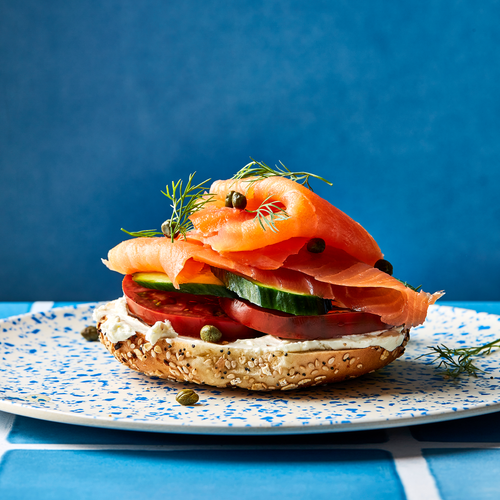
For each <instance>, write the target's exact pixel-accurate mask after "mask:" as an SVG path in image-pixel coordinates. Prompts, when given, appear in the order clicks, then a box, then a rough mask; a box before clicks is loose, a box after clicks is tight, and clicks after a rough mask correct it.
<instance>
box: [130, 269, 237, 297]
mask: <svg viewBox="0 0 500 500" xmlns="http://www.w3.org/2000/svg"><path fill="white" fill-rule="evenodd" d="M199 278H200V280H199V281H200V283H182V284H181V285H180V288H175V287H174V285H173V283H172V282H171V281H170V279H169V277H168V276H167V275H166V274H163V273H135V274H133V275H132V279H133V280H134V281H135V282H136V283H137V284H138V285H141V286H143V287H145V288H153V289H155V290H162V291H164V292H182V293H192V294H194V295H216V296H217V297H229V298H231V299H234V298H235V297H236V295H235V294H234V293H233V292H231V291H229V290H228V289H227V288H226V287H225V286H224V284H223V283H222V282H221V281H220V280H218V279H217V278H216V277H215V276H213V275H211V276H207V275H200V277H199Z"/></svg>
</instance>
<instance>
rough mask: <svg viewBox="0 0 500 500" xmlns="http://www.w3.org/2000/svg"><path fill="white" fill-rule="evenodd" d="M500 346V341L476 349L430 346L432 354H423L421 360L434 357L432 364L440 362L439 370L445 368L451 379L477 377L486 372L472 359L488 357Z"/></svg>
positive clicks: (442, 345)
mask: <svg viewBox="0 0 500 500" xmlns="http://www.w3.org/2000/svg"><path fill="white" fill-rule="evenodd" d="M499 346H500V339H496V340H493V341H492V342H489V343H487V344H484V345H480V346H476V347H458V348H455V349H451V348H450V347H447V346H445V345H444V344H441V345H438V346H428V347H427V348H428V349H430V351H431V352H429V353H426V354H422V355H421V356H419V358H421V357H423V356H434V358H433V359H432V360H431V361H430V363H435V362H437V361H439V365H438V368H444V369H445V373H446V375H447V376H448V377H450V378H457V377H459V376H460V375H462V373H466V374H467V375H472V376H473V377H477V375H478V373H479V372H483V371H484V370H481V369H480V368H478V367H477V366H476V365H475V364H474V362H473V359H472V358H473V357H474V356H480V355H483V356H487V355H488V354H490V353H491V350H492V349H493V348H494V347H499ZM417 359H418V358H417Z"/></svg>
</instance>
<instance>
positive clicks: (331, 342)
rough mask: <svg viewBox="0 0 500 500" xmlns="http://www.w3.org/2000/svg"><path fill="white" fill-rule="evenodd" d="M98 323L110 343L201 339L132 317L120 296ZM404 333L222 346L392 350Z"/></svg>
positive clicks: (98, 313)
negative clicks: (140, 338) (139, 339)
mask: <svg viewBox="0 0 500 500" xmlns="http://www.w3.org/2000/svg"><path fill="white" fill-rule="evenodd" d="M104 317H106V320H105V321H103V322H102V323H101V331H102V332H103V334H104V335H106V337H107V338H108V339H109V341H110V342H113V343H116V342H122V341H124V340H127V339H128V338H130V337H132V336H133V335H135V333H136V332H138V333H142V334H144V335H145V337H146V340H147V341H148V342H150V343H151V344H152V345H154V344H156V342H158V340H160V339H162V338H177V337H179V338H180V339H186V340H189V341H190V342H191V343H192V344H197V343H199V342H203V341H202V340H201V339H197V338H192V337H182V336H179V335H178V333H177V332H176V331H175V330H174V329H173V328H172V325H171V324H170V321H168V320H167V321H164V322H162V321H158V322H156V323H155V324H154V325H153V326H149V325H147V324H146V323H144V322H142V321H141V320H140V319H138V318H135V317H134V316H132V315H131V314H130V312H129V310H128V307H127V302H126V300H125V298H124V297H121V298H119V299H117V300H113V301H112V302H109V303H108V304H106V305H103V306H101V307H99V308H97V309H96V310H95V311H94V315H93V318H94V321H95V322H96V323H99V322H101V321H102V320H103V318H104ZM404 338H405V333H404V331H403V328H402V327H394V328H392V329H390V330H384V331H378V332H371V333H364V334H358V335H346V336H345V337H339V338H335V339H325V340H302V341H300V340H284V339H280V338H278V337H274V336H272V335H263V336H262V337H256V338H253V339H242V340H236V341H235V342H231V343H228V344H225V347H234V348H239V349H251V350H252V351H258V350H263V351H264V350H265V351H267V352H269V351H270V350H271V351H272V350H276V351H282V352H304V351H323V350H342V349H363V348H365V347H372V346H373V347H375V346H377V347H382V348H384V349H386V350H388V351H393V350H394V349H396V347H398V346H399V345H401V344H402V343H403V340H404Z"/></svg>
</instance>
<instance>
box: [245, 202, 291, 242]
mask: <svg viewBox="0 0 500 500" xmlns="http://www.w3.org/2000/svg"><path fill="white" fill-rule="evenodd" d="M271 197H272V195H270V196H268V197H267V198H266V199H265V200H264V201H263V202H262V204H261V205H260V207H259V208H258V209H257V210H247V212H248V213H250V214H255V218H256V219H258V221H259V224H260V227H261V228H262V230H263V231H265V230H266V226H267V227H269V229H271V231H272V232H273V233H277V232H278V228H277V227H276V222H277V221H280V220H286V219H289V218H290V216H289V215H288V214H287V213H286V211H285V209H284V208H283V207H281V206H280V205H279V204H278V203H276V202H274V201H268V200H269V199H270V198H271Z"/></svg>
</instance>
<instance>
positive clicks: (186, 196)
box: [122, 172, 214, 243]
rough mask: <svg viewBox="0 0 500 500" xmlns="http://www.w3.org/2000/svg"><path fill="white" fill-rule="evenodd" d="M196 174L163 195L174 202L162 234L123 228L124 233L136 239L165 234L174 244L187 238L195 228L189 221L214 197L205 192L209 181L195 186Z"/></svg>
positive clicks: (150, 230) (173, 186) (166, 189)
mask: <svg viewBox="0 0 500 500" xmlns="http://www.w3.org/2000/svg"><path fill="white" fill-rule="evenodd" d="M195 174H196V172H194V173H192V174H189V179H188V181H187V183H186V185H185V186H184V183H183V182H182V179H179V180H178V181H177V182H172V186H171V187H170V188H169V186H168V184H167V186H166V188H165V191H166V192H164V191H162V193H163V194H164V195H165V196H166V197H167V198H168V199H169V200H170V201H171V202H172V204H171V205H170V206H171V207H172V215H171V217H170V219H167V220H166V221H165V222H164V223H163V224H162V232H158V231H157V230H156V229H146V230H144V231H127V230H126V229H123V228H122V231H123V232H125V233H127V234H129V235H130V236H133V237H134V238H153V237H154V236H158V235H160V234H164V235H165V236H167V237H168V238H170V240H171V241H172V243H173V242H174V240H175V238H176V237H177V236H178V235H179V234H182V236H184V238H186V233H187V232H188V231H189V230H190V229H192V228H193V224H192V223H191V221H190V220H189V216H190V215H191V214H193V213H194V212H197V211H198V210H201V209H202V208H203V207H204V206H205V204H207V203H208V202H209V201H212V200H213V198H214V195H212V194H207V193H206V192H205V190H206V188H207V186H206V184H207V183H208V182H209V181H210V179H207V180H205V181H203V182H200V183H199V184H196V185H193V178H194V176H195Z"/></svg>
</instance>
